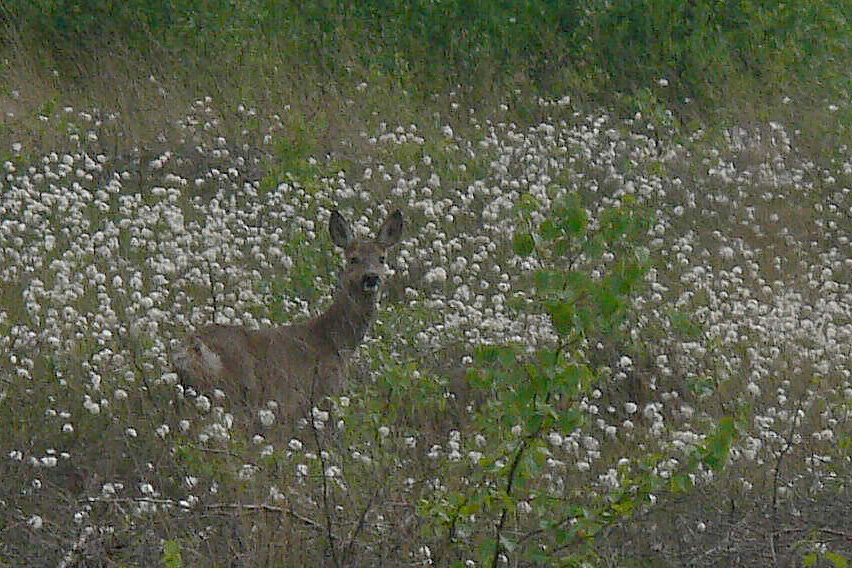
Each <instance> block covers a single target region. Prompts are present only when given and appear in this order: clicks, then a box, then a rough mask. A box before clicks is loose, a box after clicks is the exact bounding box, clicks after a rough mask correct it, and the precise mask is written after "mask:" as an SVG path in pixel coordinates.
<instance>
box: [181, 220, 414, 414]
mask: <svg viewBox="0 0 852 568" xmlns="http://www.w3.org/2000/svg"><path fill="white" fill-rule="evenodd" d="M402 227H403V220H402V213H400V212H399V211H396V212H394V213H393V214H392V215H391V216H390V217H389V218H388V219H387V220H386V221H385V223H384V224H383V225H382V227H381V229H379V233H378V236H377V237H376V239H375V240H370V241H358V240H353V239H352V237H351V232H350V230H349V226H348V224H347V223H346V221H345V220H344V219H343V217H342V216H341V215H340V214H339V213H338V212H337V211H333V212H332V215H331V219H330V221H329V232H330V233H331V236H332V240H333V241H334V243H335V244H336V245H338V246H340V247H341V248H343V249H344V251H345V256H346V268H345V269H344V271H343V273H342V274H341V277H340V282H339V284H338V288H337V290H336V292H335V294H334V301H333V303H332V304H331V306H330V307H329V308H328V309H327V310H326V311H325V312H324V313H323V314H321V315H319V316H317V317H316V318H314V319H311V320H308V321H306V322H303V323H296V324H291V325H285V326H281V327H273V328H266V329H259V330H251V329H247V328H245V327H241V326H233V325H210V326H207V327H204V328H202V329H200V330H198V331H197V332H195V333H193V334H191V335H189V336H187V337H186V338H185V339H184V340H183V341H181V342H180V344H179V345H178V346H177V347H176V348H175V349H174V350H173V352H172V366H173V367H174V369H175V371H176V372H177V373H178V375H179V376H180V378H181V380H182V381H183V382H184V383H185V384H187V385H191V386H195V387H197V388H201V389H212V388H219V389H222V390H223V391H224V392H225V393H226V394H227V395H228V397H229V398H230V399H231V400H232V401H233V402H246V403H249V404H251V405H252V406H254V407H256V406H258V405H261V404H264V403H265V402H266V401H267V400H277V401H278V403H279V405H281V407H282V410H283V411H284V413H286V414H287V415H289V416H293V415H294V412H296V411H299V412H302V413H304V412H305V411H306V410H309V404H316V403H318V402H320V401H321V400H322V398H323V397H324V396H326V395H330V394H334V393H335V392H337V391H338V390H339V389H340V388H341V386H342V385H343V383H344V381H345V379H346V366H347V360H348V357H349V354H350V353H351V352H352V350H353V349H355V348H356V347H357V346H358V344H359V343H361V341H362V339H363V338H364V334H365V333H366V331H367V328H368V327H369V325H370V322H371V321H372V320H373V317H374V315H375V312H376V300H377V298H378V295H379V291H380V289H381V285H382V282H383V279H384V277H385V276H386V274H387V267H386V265H385V259H384V257H385V253H386V251H387V249H388V248H389V247H391V246H393V245H394V244H396V243H397V242H398V241H399V239H400V237H401V236H402Z"/></svg>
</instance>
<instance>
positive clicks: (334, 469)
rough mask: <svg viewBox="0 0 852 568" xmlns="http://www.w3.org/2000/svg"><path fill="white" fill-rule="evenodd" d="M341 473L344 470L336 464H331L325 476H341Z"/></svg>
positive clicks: (330, 477)
mask: <svg viewBox="0 0 852 568" xmlns="http://www.w3.org/2000/svg"><path fill="white" fill-rule="evenodd" d="M341 473H343V471H342V470H341V469H340V468H339V467H338V466H336V465H330V466H328V467H327V468H325V476H326V477H327V478H329V479H333V478H335V477H340V474H341Z"/></svg>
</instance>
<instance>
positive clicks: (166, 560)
mask: <svg viewBox="0 0 852 568" xmlns="http://www.w3.org/2000/svg"><path fill="white" fill-rule="evenodd" d="M162 563H163V566H165V567H166V568H181V567H182V566H183V559H182V558H181V545H180V542H178V541H176V540H167V541H165V542H164V543H163V556H162Z"/></svg>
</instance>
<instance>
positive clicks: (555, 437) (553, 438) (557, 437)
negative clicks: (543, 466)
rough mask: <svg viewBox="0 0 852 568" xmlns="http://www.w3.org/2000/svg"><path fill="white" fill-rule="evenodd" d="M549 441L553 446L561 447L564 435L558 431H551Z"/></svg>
mask: <svg viewBox="0 0 852 568" xmlns="http://www.w3.org/2000/svg"><path fill="white" fill-rule="evenodd" d="M547 441H548V443H549V444H550V445H551V446H554V447H557V448H558V447H559V446H561V445H562V441H563V440H562V435H561V434H559V433H558V432H551V433H550V434H548V435H547Z"/></svg>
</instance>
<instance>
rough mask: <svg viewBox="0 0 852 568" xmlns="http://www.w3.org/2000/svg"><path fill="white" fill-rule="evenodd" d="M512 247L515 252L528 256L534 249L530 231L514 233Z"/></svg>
mask: <svg viewBox="0 0 852 568" xmlns="http://www.w3.org/2000/svg"><path fill="white" fill-rule="evenodd" d="M512 247H513V248H514V250H515V254H518V255H520V256H529V255H531V254H532V252H533V251H534V250H535V240H534V239H533V236H532V235H531V234H530V233H515V238H514V241H513V243H512Z"/></svg>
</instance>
